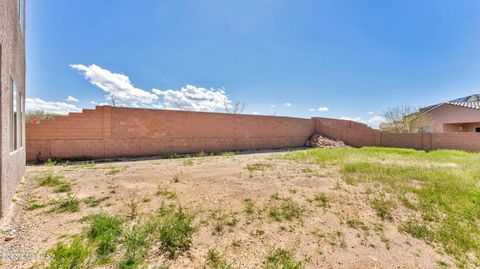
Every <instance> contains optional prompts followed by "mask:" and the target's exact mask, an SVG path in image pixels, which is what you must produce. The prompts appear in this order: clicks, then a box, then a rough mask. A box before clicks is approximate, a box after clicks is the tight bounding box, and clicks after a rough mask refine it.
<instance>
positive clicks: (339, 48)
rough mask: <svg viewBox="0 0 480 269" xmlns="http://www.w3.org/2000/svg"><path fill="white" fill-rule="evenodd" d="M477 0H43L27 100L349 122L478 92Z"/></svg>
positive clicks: (35, 10)
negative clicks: (234, 109) (241, 109)
mask: <svg viewBox="0 0 480 269" xmlns="http://www.w3.org/2000/svg"><path fill="white" fill-rule="evenodd" d="M479 13H480V1H477V0H471V1H460V0H459V1H426V0H410V1H388V0H387V1H373V0H372V1H369V0H365V1H356V0H351V1H338V0H321V1H319V0H300V1H298V0H296V1H294V0H255V1H253V0H252V1H245V0H242V1H240V0H238V1H236V0H232V1H221V0H204V1H197V0H166V1H158V0H139V1H129V0H116V1H98V0H81V1H80V0H74V1H73V0H72V1H65V0H42V1H29V2H28V5H27V54H28V62H27V97H28V100H27V109H28V110H30V111H33V110H44V111H48V112H54V113H67V112H68V111H78V110H80V109H82V108H92V107H94V106H95V105H101V104H111V103H112V102H115V103H116V104H117V105H124V106H135V107H150V108H163V109H184V110H196V111H219V112H222V111H225V106H231V105H232V103H235V102H237V101H239V100H243V101H245V102H246V103H247V108H246V110H245V113H249V114H265V115H271V114H276V115H287V116H297V117H311V116H324V117H335V118H344V119H353V120H357V121H362V122H366V123H369V124H370V125H372V126H376V125H378V123H379V122H381V121H382V117H381V116H380V114H381V112H382V111H384V110H385V109H386V108H387V107H389V106H394V105H399V104H407V105H414V106H424V105H430V104H434V103H438V102H442V101H446V100H451V99H455V98H458V97H461V96H466V95H469V94H472V93H479V92H480V76H479V74H480V61H479V60H478V59H479V56H480V50H479V49H478V48H479V47H480V20H478V14H479Z"/></svg>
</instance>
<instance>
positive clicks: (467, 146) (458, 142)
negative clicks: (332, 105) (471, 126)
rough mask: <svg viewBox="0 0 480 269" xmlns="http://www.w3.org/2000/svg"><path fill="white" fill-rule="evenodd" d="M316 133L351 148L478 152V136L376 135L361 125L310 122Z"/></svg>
mask: <svg viewBox="0 0 480 269" xmlns="http://www.w3.org/2000/svg"><path fill="white" fill-rule="evenodd" d="M314 120H316V121H317V122H316V131H317V133H319V134H322V135H324V136H326V137H330V138H333V139H337V140H342V141H344V142H345V143H346V144H348V145H351V146H354V147H362V146H376V147H396V148H411V149H418V150H437V149H455V150H465V151H471V152H480V134H477V133H465V132H455V133H414V134H396V133H388V132H380V131H378V130H374V129H372V128H369V127H368V126H366V125H363V124H361V123H354V122H350V123H348V122H342V121H340V120H334V119H325V118H314Z"/></svg>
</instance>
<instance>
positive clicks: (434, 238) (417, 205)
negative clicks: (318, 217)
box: [285, 147, 480, 267]
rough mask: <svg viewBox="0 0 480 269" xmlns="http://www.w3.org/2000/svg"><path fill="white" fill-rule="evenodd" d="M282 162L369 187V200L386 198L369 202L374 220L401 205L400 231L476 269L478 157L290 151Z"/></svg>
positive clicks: (447, 153)
mask: <svg viewBox="0 0 480 269" xmlns="http://www.w3.org/2000/svg"><path fill="white" fill-rule="evenodd" d="M285 158H286V159H289V160H292V161H297V162H308V163H317V164H319V165H326V164H329V165H334V166H336V167H337V168H338V171H339V172H340V174H341V175H342V177H343V179H344V180H345V182H346V183H348V184H352V185H361V184H366V185H369V186H373V188H370V189H373V194H377V195H375V196H374V197H384V196H383V195H385V192H387V193H389V194H390V195H388V197H391V199H390V198H389V199H388V200H385V199H374V200H370V201H369V204H370V205H371V206H372V208H373V209H374V210H375V212H376V213H377V215H378V216H379V217H381V218H382V219H384V220H391V219H394V216H395V215H394V212H393V211H392V208H393V207H396V206H399V205H403V206H404V207H405V208H406V209H408V210H410V212H411V213H410V214H411V216H410V217H411V220H410V221H406V222H405V223H403V224H401V225H402V226H401V227H399V228H400V229H401V230H402V231H405V232H407V233H409V234H411V235H412V236H414V237H417V238H421V239H424V240H425V241H427V242H433V243H436V244H439V245H440V246H441V247H443V249H444V251H445V252H446V253H447V254H449V255H451V256H452V257H454V258H456V259H457V263H458V266H467V267H468V265H472V264H473V265H475V266H478V265H480V225H478V223H479V219H480V177H479V175H480V165H479V164H480V154H479V153H467V152H463V151H451V150H437V151H431V152H425V151H417V150H412V149H397V148H375V147H365V148H360V149H355V148H346V149H311V150H303V151H295V152H290V153H287V154H286V155H285ZM377 186H378V188H377ZM407 197H409V199H407ZM417 216H420V218H418V217H417ZM413 220H415V221H413ZM469 253H470V254H474V255H473V256H472V255H470V254H469ZM467 254H469V255H467ZM475 256H476V257H477V258H473V259H472V258H469V257H475Z"/></svg>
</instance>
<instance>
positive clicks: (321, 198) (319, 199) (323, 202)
mask: <svg viewBox="0 0 480 269" xmlns="http://www.w3.org/2000/svg"><path fill="white" fill-rule="evenodd" d="M313 200H314V201H315V202H316V204H317V206H318V207H327V204H328V197H327V196H326V195H325V194H323V193H320V194H317V195H315V197H313Z"/></svg>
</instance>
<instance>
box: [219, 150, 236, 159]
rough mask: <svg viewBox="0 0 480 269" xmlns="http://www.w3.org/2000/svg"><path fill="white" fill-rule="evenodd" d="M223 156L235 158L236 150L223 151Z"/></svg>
mask: <svg viewBox="0 0 480 269" xmlns="http://www.w3.org/2000/svg"><path fill="white" fill-rule="evenodd" d="M222 156H223V157H225V158H233V157H234V156H235V152H233V151H226V152H222Z"/></svg>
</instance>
